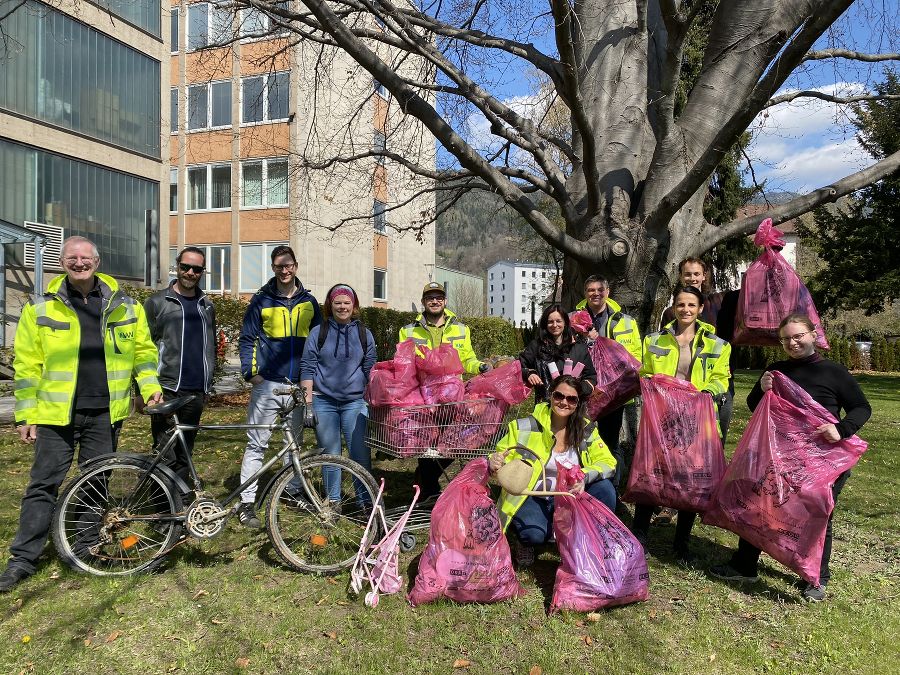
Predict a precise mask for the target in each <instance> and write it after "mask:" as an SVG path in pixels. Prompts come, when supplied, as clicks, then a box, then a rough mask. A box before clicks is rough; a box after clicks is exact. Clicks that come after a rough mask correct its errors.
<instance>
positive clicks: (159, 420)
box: [150, 389, 206, 485]
mask: <svg viewBox="0 0 900 675" xmlns="http://www.w3.org/2000/svg"><path fill="white" fill-rule="evenodd" d="M190 395H194V396H195V397H196V398H194V400H193V401H191V402H190V403H188V404H187V405H186V406H184V407H183V408H180V409H179V410H178V412H177V413H176V415H178V421H179V422H181V423H182V424H191V425H196V424H200V416H201V415H203V409H204V408H205V407H206V394H204V393H203V392H202V391H185V390H179V391H173V390H172V389H163V400H164V401H171V400H172V399H174V398H178V397H179V396H190ZM170 428H172V418H171V417H166V416H165V415H151V416H150V429H151V431H152V432H153V445H154V446H158V445H159V444H160V443H164V442H165V434H166V432H167V431H168V430H169V429H170ZM195 438H197V432H196V431H185V432H184V440H185V443H186V444H187V449H188V452H189V453H190V454H191V455H192V456H193V453H194V439H195ZM172 452H173V453H174V454H173V456H172V458H171V459H169V460H168V463H169V466H170V467H172V470H173V471H174V472H175V473H177V474H178V475H179V476H180V477H181V478H182V479H184V481H185V482H186V483H187V484H188V485H190V483H191V476H190V470H189V469H188V465H187V461H186V460H185V458H184V456H183V455H182V450H181V448H180V447H179V446H176V447H174V448H172Z"/></svg>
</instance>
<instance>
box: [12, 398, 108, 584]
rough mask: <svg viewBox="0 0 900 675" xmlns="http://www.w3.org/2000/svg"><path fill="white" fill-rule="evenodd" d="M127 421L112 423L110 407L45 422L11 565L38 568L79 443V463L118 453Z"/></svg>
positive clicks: (35, 456) (80, 412) (36, 446)
mask: <svg viewBox="0 0 900 675" xmlns="http://www.w3.org/2000/svg"><path fill="white" fill-rule="evenodd" d="M121 427H122V423H121V422H117V423H116V424H112V425H111V424H110V422H109V410H108V409H105V408H96V409H83V410H76V411H75V412H74V414H73V415H72V423H71V424H69V425H67V426H55V425H49V424H39V425H38V427H37V439H36V440H35V443H34V463H33V464H32V465H31V480H30V482H29V483H28V487H27V488H26V489H25V496H24V497H22V508H21V510H20V511H19V529H18V531H17V532H16V536H15V538H14V539H13V542H12V544H11V545H10V547H9V551H10V554H11V555H10V559H9V566H10V567H21V568H22V569H24V570H26V571H28V572H29V573H34V571H35V569H36V563H37V559H38V557H39V556H40V555H41V551H43V550H44V545H45V544H46V543H47V537H48V535H49V534H50V522H51V518H52V517H53V509H54V508H55V506H56V497H57V495H58V494H59V487H60V485H62V482H63V481H64V480H65V479H66V474H67V473H68V472H69V468H70V467H71V466H72V459H73V458H74V456H75V446H76V445H77V446H78V466H79V467H82V466H84V464H85V463H86V462H89V461H90V460H92V459H94V458H96V457H99V456H100V455H106V454H109V453H111V452H115V450H116V445H117V444H118V441H119V430H120V429H121Z"/></svg>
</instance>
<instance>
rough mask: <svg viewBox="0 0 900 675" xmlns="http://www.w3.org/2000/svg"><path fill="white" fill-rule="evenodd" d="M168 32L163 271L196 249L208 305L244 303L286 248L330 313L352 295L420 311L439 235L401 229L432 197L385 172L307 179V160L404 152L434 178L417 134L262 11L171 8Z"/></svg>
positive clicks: (337, 63)
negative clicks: (330, 302)
mask: <svg viewBox="0 0 900 675" xmlns="http://www.w3.org/2000/svg"><path fill="white" fill-rule="evenodd" d="M169 21H170V23H169V26H168V29H169V36H170V37H169V42H170V45H171V58H170V78H171V88H170V92H169V93H170V100H169V104H170V109H169V131H170V143H169V147H170V155H169V156H170V159H171V166H170V180H169V189H168V202H169V218H168V219H166V222H165V224H164V227H163V231H162V232H161V238H162V240H163V241H166V242H168V250H166V251H164V252H163V257H164V261H163V266H164V268H165V267H168V268H169V269H173V268H174V267H173V266H174V256H175V254H176V252H177V250H178V249H180V248H181V247H183V246H185V245H187V244H191V245H195V246H199V247H201V248H203V249H204V250H205V251H206V252H207V266H208V273H207V278H206V280H205V284H204V286H205V288H206V289H207V291H208V292H213V293H229V294H234V295H237V294H248V293H253V292H255V291H256V290H257V289H258V288H259V287H260V286H261V285H262V284H263V283H265V281H266V280H267V279H268V278H269V277H270V276H271V269H270V267H269V263H270V257H269V256H270V253H271V251H272V249H273V248H274V247H275V246H277V245H279V244H289V245H290V246H291V247H292V248H293V249H294V251H295V252H296V254H297V258H298V263H299V269H298V277H299V278H300V279H301V280H302V281H303V283H304V285H305V286H306V287H307V288H308V289H310V290H311V291H312V292H313V293H314V294H315V295H316V296H317V297H319V298H320V299H321V298H324V295H325V293H326V292H327V290H328V288H329V287H330V286H331V285H333V284H334V283H337V282H343V283H349V284H351V285H352V286H354V288H356V289H357V291H358V293H359V296H360V301H361V302H362V303H363V304H364V305H376V306H384V307H388V306H390V307H394V308H397V309H411V308H412V307H415V306H416V304H417V303H418V302H419V300H420V296H421V291H422V287H423V285H424V284H425V283H426V282H427V281H428V272H429V270H431V269H433V265H434V233H433V226H430V227H428V228H426V229H425V230H424V231H423V232H422V234H421V236H420V241H417V239H416V237H415V236H414V235H413V234H412V233H408V232H406V233H404V232H398V231H396V228H395V227H393V226H395V225H396V226H398V227H399V228H401V229H402V228H403V227H404V226H405V225H407V224H409V223H412V222H414V221H415V219H416V218H420V217H421V213H423V212H427V211H429V210H430V209H433V207H434V200H433V197H422V198H418V199H415V198H412V196H413V194H414V193H415V192H416V190H417V187H416V186H418V185H420V183H419V182H417V181H416V180H413V179H411V177H410V176H409V175H408V174H407V173H406V172H405V171H404V170H403V169H402V168H401V167H396V166H393V165H391V164H390V163H388V162H385V161H384V159H383V158H375V157H369V158H365V159H363V160H361V161H359V162H355V163H353V164H352V165H347V166H346V167H345V166H342V165H336V166H335V167H334V170H333V171H331V172H307V171H305V170H304V167H303V166H302V164H301V162H300V161H299V159H298V158H299V157H301V156H304V157H306V158H310V157H312V156H319V157H320V158H321V159H322V161H327V160H328V159H329V158H331V157H334V156H335V155H338V154H354V153H355V152H359V151H360V150H367V149H371V148H377V149H384V148H385V147H388V146H389V145H390V144H392V143H394V142H398V143H399V142H403V144H404V148H405V149H406V150H407V151H408V148H410V147H413V146H415V147H417V148H419V152H418V155H417V156H415V157H414V159H415V160H416V161H419V162H420V163H424V164H425V165H430V166H434V141H433V140H431V139H430V136H428V134H427V133H425V131H424V129H423V128H422V127H421V125H419V124H418V123H417V122H415V121H414V120H410V119H408V118H406V117H405V116H403V115H402V113H401V112H400V111H399V110H398V107H397V106H396V105H392V104H391V100H390V97H389V95H388V94H387V92H386V90H385V89H384V87H383V86H381V85H380V84H379V83H378V82H373V80H372V78H371V77H370V76H369V75H368V74H367V73H366V72H365V71H363V70H362V69H361V68H359V67H358V66H357V65H356V64H355V63H353V62H352V61H351V60H350V59H349V57H347V56H346V55H345V54H343V53H342V52H338V51H336V50H332V51H330V52H327V53H326V51H325V50H323V49H322V48H321V47H320V46H319V45H315V44H310V43H304V44H296V45H294V44H291V39H290V36H289V34H288V33H287V31H279V29H278V26H277V24H273V22H272V20H271V19H270V18H269V17H268V16H266V15H265V14H262V13H259V12H258V11H257V10H254V9H246V10H242V11H239V12H237V13H235V12H233V11H231V12H229V11H228V10H225V9H219V8H216V7H215V5H214V4H212V3H207V2H183V1H182V2H173V3H172V4H171V7H170V15H169ZM373 25H374V24H373ZM217 45H222V46H217ZM323 64H324V65H323ZM416 139H418V140H416ZM416 143H418V145H416Z"/></svg>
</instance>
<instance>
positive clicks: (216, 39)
mask: <svg viewBox="0 0 900 675" xmlns="http://www.w3.org/2000/svg"><path fill="white" fill-rule="evenodd" d="M231 35H232V27H231V12H230V11H229V10H227V9H224V8H222V9H219V8H217V7H215V6H214V5H211V4H209V3H206V2H199V3H194V4H192V5H189V6H188V34H187V48H188V51H192V50H194V49H203V47H208V46H210V45H213V46H215V45H221V44H224V43H225V42H227V41H228V39H229V38H230V37H231Z"/></svg>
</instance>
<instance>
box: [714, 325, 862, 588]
mask: <svg viewBox="0 0 900 675" xmlns="http://www.w3.org/2000/svg"><path fill="white" fill-rule="evenodd" d="M778 334H779V336H780V340H781V346H782V348H783V349H784V351H785V352H787V355H788V356H789V357H790V358H788V359H786V360H784V361H776V362H775V363H773V364H771V365H770V366H769V367H768V368H766V372H765V373H763V375H762V377H760V378H759V381H758V382H757V383H756V385H755V386H754V387H753V391H751V392H750V395H749V396H747V405H748V406H750V410H755V409H756V406H757V405H759V402H760V400H761V399H762V397H763V394H764V393H765V392H767V391H769V390H770V389H771V388H772V373H771V371H773V370H777V371H779V372H782V373H784V374H785V375H787V376H788V377H789V378H791V379H792V380H793V381H794V382H796V383H797V384H799V385H800V387H802V388H803V389H804V390H805V391H806V392H807V393H808V394H809V395H810V396H811V397H812V398H813V400H815V401H816V402H817V403H818V404H820V405H821V406H822V407H823V408H825V409H826V410H828V412H830V413H831V414H832V415H834V417H835V419H838V420H840V421H839V422H838V423H837V424H823V425H822V426H820V427H819V428H818V432H819V434H821V435H822V437H823V438H824V439H825V440H827V441H830V442H832V443H837V442H838V441H839V440H841V439H842V438H848V437H850V436H852V435H853V434H855V433H856V432H857V431H858V430H859V429H860V427H862V425H863V424H865V423H866V421H867V420H868V419H869V417H871V415H872V408H871V406H870V405H869V402H868V401H867V400H866V397H865V395H864V394H863V392H862V389H860V387H859V383H858V382H857V381H856V380H855V379H854V378H853V376H852V375H851V374H850V373H849V372H848V371H847V369H846V368H844V366H842V365H840V364H839V363H835V362H834V361H829V360H828V359H826V358H823V357H822V356H820V355H819V354H818V353H817V352H816V337H817V334H816V328H815V326H814V325H813V323H812V321H810V319H809V317H808V316H806V315H805V314H791V315H790V316H788V317H786V318H785V319H784V320H783V321H782V322H781V325H780V326H779V328H778ZM842 410H843V411H844V418H843V419H841V416H840V414H841V411H842ZM849 476H850V471H849V470H848V471H845V472H844V473H842V474H841V475H840V476H838V478H837V480H835V482H834V485H833V486H832V488H831V490H832V494H833V495H834V501H835V503H837V498H838V495H839V494H840V492H841V489H842V488H843V487H844V483H846V482H847V478H848V477H849ZM833 517H834V511H832V513H831V517H829V519H828V526H827V528H826V530H825V548H824V550H823V551H822V569H821V572H820V575H819V583H820V584H821V585H820V586H813V585H812V584H807V585H806V588H804V590H803V597H804V598H805V599H806V600H810V601H813V602H818V601H821V600H824V599H825V585H826V584H827V583H828V580H829V579H830V577H831V570H830V569H829V568H828V561H829V559H830V557H831V519H832V518H833ZM759 554H760V550H759V549H758V548H756V547H755V546H753V545H752V544H750V543H749V542H747V541H746V540H744V539H741V540H740V541H739V542H738V549H737V551H735V553H734V555H732V556H731V560H730V562H729V563H728V564H725V565H716V566H714V567H712V568H711V569H710V573H711V574H712V575H713V576H715V577H719V578H720V579H729V580H732V581H756V579H757V578H758V577H757V575H756V566H757V563H758V561H759Z"/></svg>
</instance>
